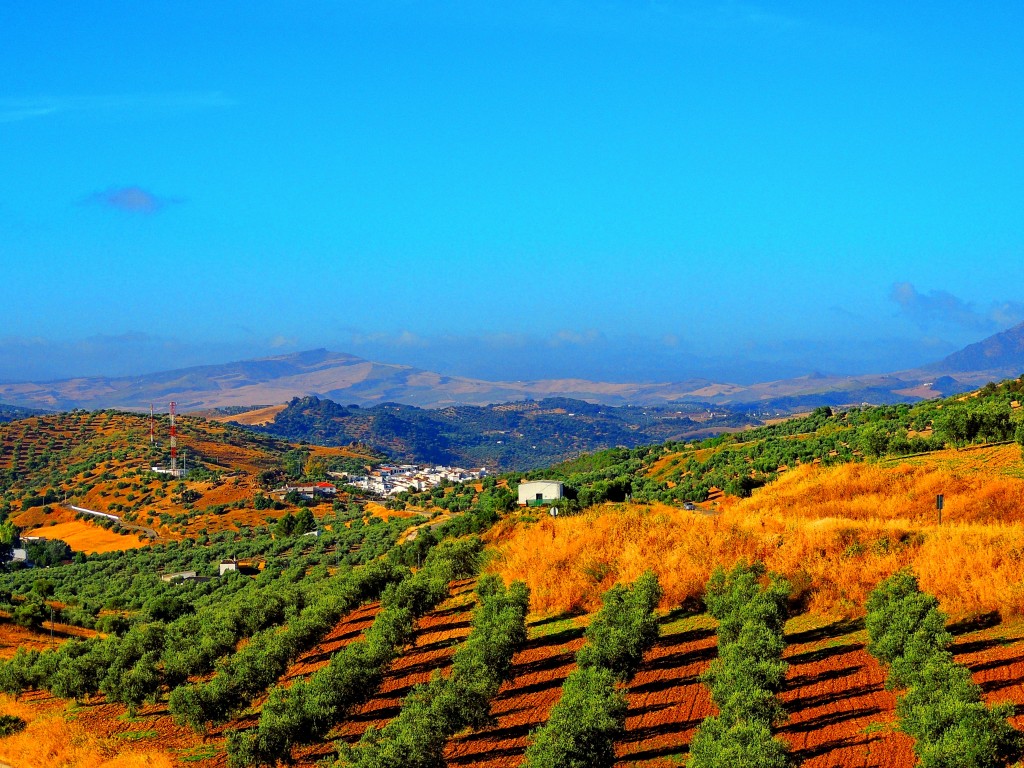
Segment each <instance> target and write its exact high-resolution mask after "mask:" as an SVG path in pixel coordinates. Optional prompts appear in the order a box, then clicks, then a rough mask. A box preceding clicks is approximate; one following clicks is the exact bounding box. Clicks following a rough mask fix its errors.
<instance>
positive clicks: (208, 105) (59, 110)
mask: <svg viewBox="0 0 1024 768" xmlns="http://www.w3.org/2000/svg"><path fill="white" fill-rule="evenodd" d="M235 104H236V102H235V101H234V99H231V98H230V97H228V96H226V95H224V94H223V93H221V92H220V91H182V92H178V93H150V94H106V95H103V94H100V95H91V96H39V97H35V98H25V99H0V123H17V122H21V121H23V120H35V119H39V118H46V117H54V116H57V115H63V114H74V113H79V114H83V113H102V112H107V113H115V112H134V113H140V114H144V113H159V112H183V111H189V110H195V109H213V108H223V107H231V106H234V105H235Z"/></svg>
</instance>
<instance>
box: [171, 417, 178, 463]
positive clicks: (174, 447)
mask: <svg viewBox="0 0 1024 768" xmlns="http://www.w3.org/2000/svg"><path fill="white" fill-rule="evenodd" d="M177 407H178V404H177V403H176V402H174V401H173V400H172V401H171V472H172V473H175V472H177V471H178V433H177V431H176V430H175V428H174V414H175V413H176V412H177V411H176V410H175V409H176V408H177Z"/></svg>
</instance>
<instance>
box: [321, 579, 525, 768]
mask: <svg viewBox="0 0 1024 768" xmlns="http://www.w3.org/2000/svg"><path fill="white" fill-rule="evenodd" d="M476 594H477V608H476V610H475V611H474V612H473V628H472V630H471V631H470V633H469V637H468V638H467V639H466V642H465V643H464V644H463V645H462V646H461V647H460V648H459V650H458V651H456V652H455V656H454V658H453V660H452V671H451V674H450V675H448V677H442V676H441V675H440V674H439V673H437V672H435V673H434V676H433V677H432V678H431V680H430V682H429V683H427V684H425V685H417V686H416V687H415V688H413V690H412V692H411V693H410V694H409V696H407V697H406V699H405V700H404V701H403V702H402V711H401V712H400V713H399V715H398V717H396V718H395V719H394V720H392V721H391V722H390V723H388V724H387V725H386V726H385V727H384V728H383V729H381V730H377V729H376V728H374V727H372V726H371V727H370V728H369V729H368V730H367V731H366V733H365V734H363V737H362V739H361V740H360V742H359V744H358V745H357V746H355V747H348V746H344V745H343V746H342V748H341V755H340V758H339V760H338V762H337V768H444V766H445V761H444V747H445V743H446V742H447V741H448V739H449V738H450V737H451V736H452V735H453V734H455V733H457V732H458V731H461V730H462V729H463V728H467V727H470V728H474V729H476V728H481V727H483V726H484V725H486V724H487V723H488V722H489V721H490V704H491V698H492V697H493V696H494V695H495V694H496V693H497V692H498V688H500V687H501V684H502V683H503V682H504V681H505V680H506V679H508V676H509V673H510V671H511V668H512V656H513V654H514V653H515V652H516V651H517V650H518V649H519V648H521V647H522V645H523V643H525V642H526V614H527V611H528V610H529V605H530V592H529V590H528V589H527V587H526V584H524V583H523V582H521V581H517V582H514V583H513V584H512V585H511V587H509V588H508V589H506V588H505V584H504V582H503V581H502V580H501V578H500V577H499V576H494V575H490V576H484V577H482V578H481V579H480V581H479V582H478V584H477V588H476Z"/></svg>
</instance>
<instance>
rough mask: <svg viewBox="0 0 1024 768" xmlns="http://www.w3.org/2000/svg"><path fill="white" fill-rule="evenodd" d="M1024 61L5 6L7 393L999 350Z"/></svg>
mask: <svg viewBox="0 0 1024 768" xmlns="http://www.w3.org/2000/svg"><path fill="white" fill-rule="evenodd" d="M847 6H849V7H847ZM1022 31H1024V6H1022V5H1021V4H1020V3H1017V2H990V3H984V4H973V5H970V6H968V5H965V4H962V3H959V4H954V3H941V2H929V3H923V2H921V3H883V2H864V3H857V4H832V3H829V4H825V3H812V2H807V3H796V2H775V3H760V4H758V3H738V2H723V3H715V2H709V3H696V2H692V3H685V2H678V3H673V2H657V3H655V2H651V3H643V2H598V1H595V2H549V3H535V2H529V1H525V2H516V3H489V2H482V1H480V2H436V3H427V2H413V1H411V0H406V1H404V2H398V1H394V2H392V1H391V0H376V1H375V2H357V1H353V2H340V1H339V2H312V1H306V0H295V1H293V2H288V3H284V2H281V3H277V2H257V3H232V2H223V3H199V2H153V3H141V4H140V3H128V2H124V3H118V2H105V3H98V2H88V1H85V0H83V2H76V3H64V2H33V3H16V4H6V5H5V6H4V7H3V8H2V9H0V263H2V270H3V278H2V283H0V284H2V286H3V300H2V302H0V378H3V379H18V378H32V377H35V378H39V377H56V376H64V375H72V374H94V373H128V372H140V371H144V370H153V369H158V368H167V367H177V366H178V365H186V364H194V363H200V362H221V361H226V360H228V359H237V358H240V357H247V356H253V355H263V354H274V353H278V352H288V351H292V350H297V349H305V348H312V347H329V348H332V349H337V350H344V351H350V352H353V353H355V354H360V355H363V356H367V357H371V358H375V359H381V360H388V361H393V362H407V363H411V364H416V365H421V366H424V367H430V368H435V369H440V370H443V371H446V372H451V373H461V374H468V375H481V376H492V377H505V378H513V379H517V378H526V377H538V376H546V375H551V376H567V375H580V376H587V377H591V378H605V379H620V380H621V379H662V380H663V379H670V378H675V379H683V378H687V377H689V376H693V375H703V376H710V377H712V378H718V379H737V380H751V379H755V378H761V379H765V378H773V377H775V376H784V375H792V374H799V373H806V372H809V371H811V370H820V371H828V372H839V373H850V372H867V371H882V370H893V369H899V368H904V367H910V366H912V365H916V364H920V363H924V362H927V361H930V360H932V359H935V358H937V357H941V356H942V355H943V354H945V353H947V352H949V351H952V350H953V349H955V348H957V347H959V346H962V345H963V344H966V343H969V342H972V341H975V340H978V339H980V338H982V337H984V336H986V335H988V334H990V333H992V332H995V331H998V330H1001V329H1003V328H1005V327H1008V326H1010V325H1013V324H1015V323H1017V322H1020V321H1021V320H1024V277H1022V274H1024V272H1022V270H1020V268H1019V264H1020V263H1021V257H1022V256H1024V217H1022V216H1021V211H1022V210H1024V141H1022V139H1024V34H1022Z"/></svg>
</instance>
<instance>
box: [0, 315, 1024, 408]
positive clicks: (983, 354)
mask: <svg viewBox="0 0 1024 768" xmlns="http://www.w3.org/2000/svg"><path fill="white" fill-rule="evenodd" d="M1022 370H1024V323H1022V324H1020V325H1016V326H1014V327H1013V328H1010V329H1008V330H1006V331H1003V332H1001V333H998V334H995V335H993V336H991V337H989V338H986V339H983V340H982V341H980V342H978V343H976V344H971V345H970V346H968V347H965V348H964V349H962V350H960V351H958V352H955V353H953V354H951V355H949V356H948V357H946V358H944V359H943V360H940V361H937V362H935V363H933V364H930V365H927V366H923V367H921V368H917V369H912V370H906V371H899V372H895V373H885V374H876V375H862V376H832V375H829V376H826V375H821V374H810V375H808V376H803V377H799V378H793V379H785V380H778V381H769V382H762V383H757V384H752V385H738V384H730V383H727V382H715V381H710V380H707V379H684V380H681V381H674V382H660V383H646V382H599V381H587V380H584V379H540V380H534V381H485V380H481V379H473V378H468V377H462V376H448V375H444V374H440V373H435V372H432V371H426V370H422V369H418V368H413V367H410V366H404V365H395V364H389V363H378V362H373V361H369V360H364V359H362V358H359V357H356V356H354V355H349V354H345V353H340V352H331V351H328V350H325V349H319V350H311V351H307V352H300V353H295V354H288V355H281V356H277V357H268V358H262V359H257V360H245V361H240V362H233V363H227V364H224V365H207V366H197V367H192V368H184V369H180V370H172V371H165V372H160V373H153V374H146V375H141V376H125V377H81V378H72V379H64V380H60V381H51V382H17V383H5V384H0V402H3V403H7V404H11V405H16V406H21V407H28V408H45V409H54V410H66V409H72V408H86V409H95V408H111V407H116V408H127V409H148V408H149V405H150V403H165V402H167V401H169V400H176V401H177V402H178V404H179V408H180V409H181V410H203V409H210V408H223V407H230V406H236V407H238V406H253V405H257V404H272V403H284V402H287V401H288V400H290V399H291V398H293V397H297V396H298V397H302V396H306V395H316V396H319V397H326V398H330V399H332V400H335V401H337V402H341V403H352V404H359V405H374V404H378V403H384V402H397V403H405V404H408V405H416V406H420V407H425V408H440V407H446V406H450V405H488V404H493V403H501V402H508V401H519V400H524V399H541V398H545V397H553V396H557V397H570V398H577V399H580V400H587V401H589V402H593V403H602V404H607V405H625V404H633V405H664V404H668V403H683V402H701V403H710V404H717V405H729V406H733V407H737V406H760V407H771V408H779V409H783V410H785V409H787V408H793V409H799V408H806V407H813V406H816V405H825V404H827V405H845V404H853V403H862V402H867V403H886V402H895V401H905V400H916V399H920V398H928V397H933V396H936V395H948V394H951V393H953V392H957V391H961V390H966V389H970V388H972V387H974V386H977V385H979V384H983V383H985V382H987V381H990V380H998V379H1002V378H1008V377H1016V376H1018V375H1019V374H1020V373H1021V371H1022Z"/></svg>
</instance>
